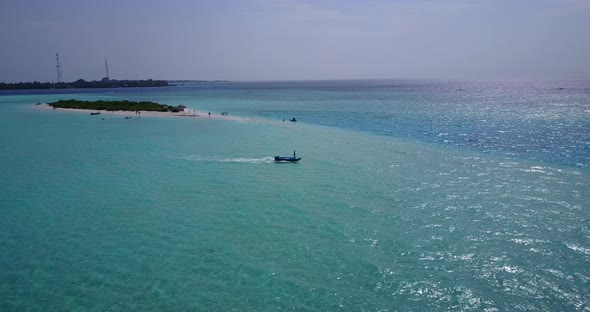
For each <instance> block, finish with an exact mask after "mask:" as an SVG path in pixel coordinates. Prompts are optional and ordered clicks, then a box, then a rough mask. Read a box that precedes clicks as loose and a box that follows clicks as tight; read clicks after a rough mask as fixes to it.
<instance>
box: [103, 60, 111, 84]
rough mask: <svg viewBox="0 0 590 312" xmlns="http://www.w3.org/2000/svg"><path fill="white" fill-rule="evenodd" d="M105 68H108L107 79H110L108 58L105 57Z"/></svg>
mask: <svg viewBox="0 0 590 312" xmlns="http://www.w3.org/2000/svg"><path fill="white" fill-rule="evenodd" d="M104 68H105V69H106V72H107V80H110V79H111V77H110V75H109V63H107V59H104Z"/></svg>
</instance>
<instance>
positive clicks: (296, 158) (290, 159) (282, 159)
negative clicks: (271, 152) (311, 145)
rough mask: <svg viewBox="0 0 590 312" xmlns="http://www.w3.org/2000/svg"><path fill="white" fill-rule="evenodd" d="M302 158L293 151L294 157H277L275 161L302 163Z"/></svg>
mask: <svg viewBox="0 0 590 312" xmlns="http://www.w3.org/2000/svg"><path fill="white" fill-rule="evenodd" d="M300 160H301V157H297V156H296V155H295V151H293V157H291V156H278V155H277V156H275V161H300Z"/></svg>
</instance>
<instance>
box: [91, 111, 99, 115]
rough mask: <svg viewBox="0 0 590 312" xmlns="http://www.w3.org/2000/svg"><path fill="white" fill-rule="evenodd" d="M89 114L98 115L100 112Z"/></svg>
mask: <svg viewBox="0 0 590 312" xmlns="http://www.w3.org/2000/svg"><path fill="white" fill-rule="evenodd" d="M90 115H100V112H96V113H90Z"/></svg>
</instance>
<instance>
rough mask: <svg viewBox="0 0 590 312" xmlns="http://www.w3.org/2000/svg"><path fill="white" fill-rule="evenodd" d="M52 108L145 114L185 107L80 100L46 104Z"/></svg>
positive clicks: (144, 102)
mask: <svg viewBox="0 0 590 312" xmlns="http://www.w3.org/2000/svg"><path fill="white" fill-rule="evenodd" d="M47 105H49V106H51V107H53V108H69V109H88V110H105V111H130V112H135V111H147V112H173V113H178V112H182V111H183V110H184V109H185V108H186V106H183V105H178V106H171V105H164V104H158V103H154V102H149V101H143V102H133V101H80V100H74V99H72V100H59V101H57V102H51V103H47Z"/></svg>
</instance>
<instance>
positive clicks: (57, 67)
mask: <svg viewBox="0 0 590 312" xmlns="http://www.w3.org/2000/svg"><path fill="white" fill-rule="evenodd" d="M55 60H56V61H57V65H55V68H56V70H57V82H58V83H60V82H62V81H63V79H62V77H61V65H59V54H57V53H55Z"/></svg>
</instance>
